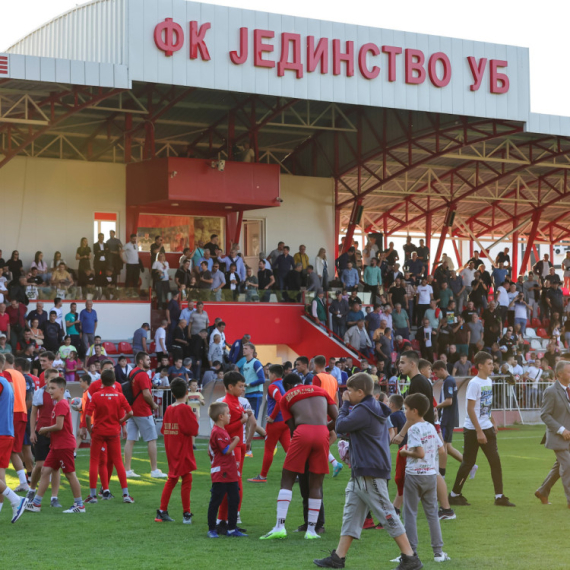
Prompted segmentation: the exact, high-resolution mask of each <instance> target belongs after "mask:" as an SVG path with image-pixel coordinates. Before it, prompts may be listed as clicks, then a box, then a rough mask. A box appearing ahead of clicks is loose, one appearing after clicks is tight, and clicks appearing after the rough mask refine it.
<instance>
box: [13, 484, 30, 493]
mask: <svg viewBox="0 0 570 570" xmlns="http://www.w3.org/2000/svg"><path fill="white" fill-rule="evenodd" d="M29 490H30V486H29V485H28V484H27V483H23V484H22V483H20V484H19V485H18V486H17V487H16V488H15V489H14V493H23V492H24V491H25V492H26V493H27V492H28V491H29Z"/></svg>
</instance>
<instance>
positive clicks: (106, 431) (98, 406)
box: [85, 370, 135, 503]
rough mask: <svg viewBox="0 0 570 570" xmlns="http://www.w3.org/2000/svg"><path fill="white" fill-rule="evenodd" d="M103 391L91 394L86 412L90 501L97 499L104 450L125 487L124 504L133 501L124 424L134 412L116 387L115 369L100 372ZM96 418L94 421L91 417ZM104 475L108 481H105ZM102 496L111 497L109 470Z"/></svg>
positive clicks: (102, 482)
mask: <svg viewBox="0 0 570 570" xmlns="http://www.w3.org/2000/svg"><path fill="white" fill-rule="evenodd" d="M101 383H102V384H103V386H102V388H101V390H99V391H98V392H96V393H95V394H93V395H92V397H91V401H90V402H89V405H88V406H87V410H86V411H85V423H86V425H87V430H88V431H89V433H90V434H91V455H90V458H89V502H90V503H96V502H97V475H98V471H99V463H100V460H101V453H102V450H103V449H106V450H107V457H108V458H109V459H110V460H111V462H112V464H113V465H114V466H115V469H116V470H117V476H118V477H119V482H120V484H121V487H122V489H123V503H134V502H135V501H134V499H133V498H132V497H131V496H130V495H129V488H128V484H127V474H126V472H125V466H124V465H123V460H122V457H121V426H122V425H124V424H125V422H126V421H127V420H128V419H129V418H130V417H131V416H132V415H133V411H132V409H131V406H130V405H129V403H128V402H127V399H126V398H125V396H123V394H121V393H120V392H118V391H117V390H116V389H115V388H114V384H115V372H114V370H104V371H103V374H102V375H101ZM94 416H95V417H96V420H97V421H96V422H95V424H93V423H92V418H93V417H94ZM103 478H104V479H105V480H103ZM101 479H102V480H101V486H102V488H103V499H104V500H108V499H110V498H111V491H110V490H109V470H105V471H104V472H103V474H102V477H101Z"/></svg>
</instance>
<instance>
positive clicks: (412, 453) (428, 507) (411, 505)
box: [400, 393, 449, 562]
mask: <svg viewBox="0 0 570 570" xmlns="http://www.w3.org/2000/svg"><path fill="white" fill-rule="evenodd" d="M404 405H405V406H406V411H405V413H406V421H407V422H408V426H409V427H408V448H407V449H401V450H400V455H402V456H404V457H405V458H406V481H405V483H404V522H405V526H406V534H407V535H408V537H409V539H410V545H411V547H412V548H413V550H414V552H416V551H417V547H418V529H417V516H418V503H419V502H420V501H421V503H422V507H423V509H424V512H425V514H426V518H427V520H428V524H429V532H430V536H431V547H432V548H433V555H434V558H433V559H434V561H435V562H444V561H445V560H449V556H447V554H446V553H445V552H443V550H442V548H443V538H442V536H441V526H440V523H439V514H438V507H437V473H438V465H439V458H438V454H439V455H441V454H442V453H443V452H444V451H443V444H442V443H441V441H440V439H439V437H438V435H437V433H436V431H435V428H434V427H433V425H432V424H430V423H429V422H426V421H425V420H424V416H425V414H426V412H427V411H428V410H429V407H430V402H429V400H428V398H427V396H425V395H424V394H420V393H416V394H412V395H411V396H408V397H407V398H406V399H405V400H404Z"/></svg>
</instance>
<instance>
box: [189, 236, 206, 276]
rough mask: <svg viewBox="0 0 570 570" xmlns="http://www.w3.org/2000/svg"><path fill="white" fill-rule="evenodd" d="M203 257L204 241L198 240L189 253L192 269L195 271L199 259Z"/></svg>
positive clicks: (198, 264)
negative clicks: (190, 253)
mask: <svg viewBox="0 0 570 570" xmlns="http://www.w3.org/2000/svg"><path fill="white" fill-rule="evenodd" d="M203 257H204V242H203V241H202V240H198V243H197V244H196V247H195V249H194V251H193V253H192V255H191V258H192V266H193V269H194V271H197V270H198V268H199V267H200V260H201V259H202V258H203Z"/></svg>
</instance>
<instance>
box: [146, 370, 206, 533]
mask: <svg viewBox="0 0 570 570" xmlns="http://www.w3.org/2000/svg"><path fill="white" fill-rule="evenodd" d="M170 390H171V392H172V395H173V396H174V397H175V398H176V402H175V403H174V404H172V405H171V406H168V408H166V412H165V413H164V418H163V420H162V429H161V432H162V434H163V435H164V448H165V450H166V458H167V459H168V480H167V481H166V483H165V485H164V489H163V490H162V497H161V498H160V509H158V510H157V511H156V518H155V519H154V520H155V521H156V522H174V520H173V519H172V518H170V516H169V514H168V503H169V502H170V497H171V495H172V491H174V487H176V484H177V483H178V479H179V477H182V488H181V490H180V493H181V496H182V519H183V520H182V522H183V523H184V524H192V513H191V512H190V491H191V490H192V471H196V460H195V459H194V445H193V443H192V442H193V439H194V437H195V436H197V435H198V420H197V419H196V414H195V413H194V412H193V411H192V408H191V407H190V406H189V405H187V403H188V387H187V385H186V382H184V380H182V378H175V379H174V380H173V381H172V384H170Z"/></svg>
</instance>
